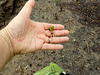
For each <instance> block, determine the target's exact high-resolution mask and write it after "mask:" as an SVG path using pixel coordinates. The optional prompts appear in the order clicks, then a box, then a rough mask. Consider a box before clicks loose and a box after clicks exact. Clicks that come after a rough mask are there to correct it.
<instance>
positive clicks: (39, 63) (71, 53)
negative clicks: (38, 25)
mask: <svg viewBox="0 0 100 75" xmlns="http://www.w3.org/2000/svg"><path fill="white" fill-rule="evenodd" d="M4 1H7V0H4ZM9 1H11V2H10V4H11V5H10V6H9V9H8V10H6V12H5V11H2V12H1V11H0V16H1V15H2V16H3V17H0V27H1V28H2V27H4V26H6V25H7V24H8V23H9V21H10V20H11V19H12V18H13V17H15V16H16V15H17V14H18V12H19V11H20V10H21V8H22V7H23V5H24V4H25V2H26V1H27V0H26V1H25V0H8V2H9ZM6 5H7V2H6V4H5V5H4V6H3V7H0V8H1V9H2V10H4V9H5V8H4V7H5V6H6ZM7 8H8V7H7ZM1 9H0V10H1ZM7 11H8V13H7ZM1 13H3V14H1ZM4 14H6V15H7V14H8V15H7V16H6V15H4ZM31 19H32V20H34V21H39V22H49V23H60V24H63V25H64V26H65V29H67V30H69V31H70V34H69V35H68V37H69V38H70V40H69V41H68V42H66V43H62V44H63V45H64V49H63V50H57V51H38V52H34V53H30V54H25V55H18V56H16V57H14V58H13V59H12V60H11V61H10V62H9V63H8V64H7V65H6V66H5V68H4V69H3V71H2V72H1V73H0V75H33V74H34V73H35V72H36V71H39V70H40V69H42V68H44V67H45V66H47V65H49V63H50V62H54V63H57V64H58V65H60V66H61V67H62V68H63V69H64V70H65V71H66V72H67V73H68V74H69V75H100V1H99V0H36V5H35V7H34V10H33V12H32V15H31Z"/></svg>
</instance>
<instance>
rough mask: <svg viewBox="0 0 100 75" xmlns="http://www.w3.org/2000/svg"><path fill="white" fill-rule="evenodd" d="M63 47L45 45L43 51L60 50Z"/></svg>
mask: <svg viewBox="0 0 100 75" xmlns="http://www.w3.org/2000/svg"><path fill="white" fill-rule="evenodd" d="M60 49H63V46H62V45H60V44H46V43H45V44H43V46H42V48H41V50H60Z"/></svg>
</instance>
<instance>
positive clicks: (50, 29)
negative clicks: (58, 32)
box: [49, 26, 54, 37]
mask: <svg viewBox="0 0 100 75" xmlns="http://www.w3.org/2000/svg"><path fill="white" fill-rule="evenodd" d="M53 29H54V26H51V27H50V28H49V31H51V34H52V37H53V36H54V34H53Z"/></svg>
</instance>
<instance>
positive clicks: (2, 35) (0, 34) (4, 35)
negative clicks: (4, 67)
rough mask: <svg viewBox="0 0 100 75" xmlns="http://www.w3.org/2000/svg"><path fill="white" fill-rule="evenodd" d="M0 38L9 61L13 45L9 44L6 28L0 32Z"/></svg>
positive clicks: (12, 54) (12, 55) (12, 53)
mask: <svg viewBox="0 0 100 75" xmlns="http://www.w3.org/2000/svg"><path fill="white" fill-rule="evenodd" d="M0 38H2V41H3V42H4V45H3V46H4V47H5V51H6V52H8V54H9V60H10V59H11V58H13V57H14V52H13V45H12V43H11V39H10V37H9V34H8V33H7V30H6V28H4V29H2V30H1V31H0Z"/></svg>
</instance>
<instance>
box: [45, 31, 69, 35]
mask: <svg viewBox="0 0 100 75" xmlns="http://www.w3.org/2000/svg"><path fill="white" fill-rule="evenodd" d="M53 34H54V36H65V35H68V34H69V31H68V30H54V31H53ZM45 35H46V36H52V34H51V32H50V31H49V30H46V31H45Z"/></svg>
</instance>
